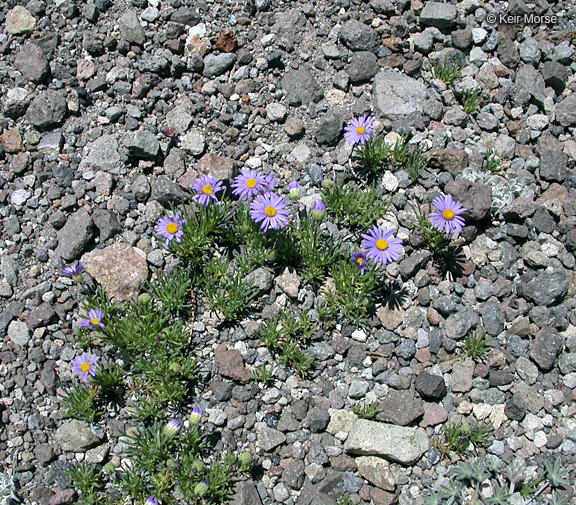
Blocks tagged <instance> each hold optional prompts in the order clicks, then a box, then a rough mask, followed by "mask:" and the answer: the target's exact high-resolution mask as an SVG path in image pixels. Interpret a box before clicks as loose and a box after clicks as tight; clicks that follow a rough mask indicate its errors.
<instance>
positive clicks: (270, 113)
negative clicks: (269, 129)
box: [266, 103, 286, 122]
mask: <svg viewBox="0 0 576 505" xmlns="http://www.w3.org/2000/svg"><path fill="white" fill-rule="evenodd" d="M266 116H267V117H268V119H269V120H270V121H277V122H280V121H284V119H286V107H284V105H282V104H281V103H270V104H268V105H267V106H266Z"/></svg>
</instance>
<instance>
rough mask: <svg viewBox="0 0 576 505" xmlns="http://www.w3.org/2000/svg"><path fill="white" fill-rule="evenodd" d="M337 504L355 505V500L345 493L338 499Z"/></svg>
mask: <svg viewBox="0 0 576 505" xmlns="http://www.w3.org/2000/svg"><path fill="white" fill-rule="evenodd" d="M336 505H354V502H353V501H352V498H350V495H349V494H345V495H343V496H341V497H340V498H338V500H336Z"/></svg>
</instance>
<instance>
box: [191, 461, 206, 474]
mask: <svg viewBox="0 0 576 505" xmlns="http://www.w3.org/2000/svg"><path fill="white" fill-rule="evenodd" d="M192 470H193V471H194V472H203V471H204V463H202V461H200V460H199V459H196V460H194V463H192Z"/></svg>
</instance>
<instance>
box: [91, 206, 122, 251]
mask: <svg viewBox="0 0 576 505" xmlns="http://www.w3.org/2000/svg"><path fill="white" fill-rule="evenodd" d="M92 220H93V221H94V224H95V225H96V228H98V230H99V231H100V243H101V244H103V243H104V242H106V240H108V239H109V238H112V237H113V236H114V235H118V234H119V233H122V226H121V225H120V222H119V221H118V218H117V217H116V214H114V213H112V212H110V211H109V210H106V209H100V208H96V209H94V212H93V213H92Z"/></svg>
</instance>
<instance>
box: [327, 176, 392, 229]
mask: <svg viewBox="0 0 576 505" xmlns="http://www.w3.org/2000/svg"><path fill="white" fill-rule="evenodd" d="M322 199H323V201H324V203H325V204H326V211H327V212H328V214H330V215H331V216H333V217H334V220H335V221H336V222H337V223H338V224H346V225H349V226H357V227H358V226H362V227H364V228H366V227H370V226H372V225H373V224H374V223H376V221H377V220H378V219H380V218H382V217H384V216H385V215H386V213H387V212H388V209H389V208H390V204H391V199H390V197H387V196H386V195H384V192H383V191H382V190H381V189H379V188H376V187H375V186H371V187H368V188H366V189H360V188H358V187H354V186H351V185H346V186H345V185H344V184H343V183H342V182H336V183H335V184H333V185H329V186H328V187H324V188H323V189H322Z"/></svg>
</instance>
